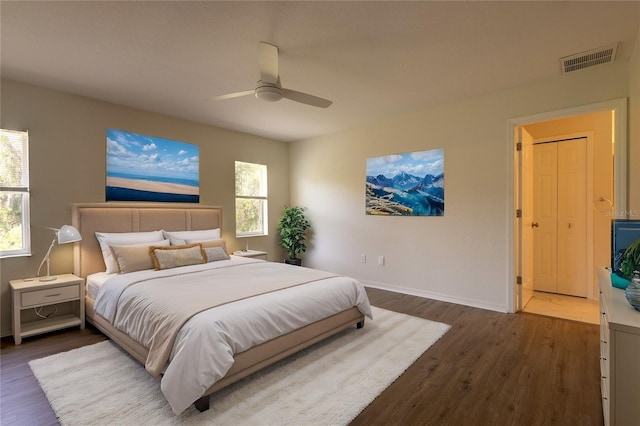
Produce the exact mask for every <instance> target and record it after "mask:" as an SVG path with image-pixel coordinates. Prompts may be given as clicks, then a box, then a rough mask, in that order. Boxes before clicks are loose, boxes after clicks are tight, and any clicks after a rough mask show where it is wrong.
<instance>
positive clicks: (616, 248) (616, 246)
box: [611, 219, 640, 272]
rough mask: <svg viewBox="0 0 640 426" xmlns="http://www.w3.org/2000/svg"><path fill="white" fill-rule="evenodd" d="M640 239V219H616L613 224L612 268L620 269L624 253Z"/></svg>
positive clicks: (614, 270) (616, 270)
mask: <svg viewBox="0 0 640 426" xmlns="http://www.w3.org/2000/svg"><path fill="white" fill-rule="evenodd" d="M636 240H640V219H614V220H613V221H612V226H611V269H612V270H613V272H618V271H619V270H620V262H621V261H622V255H623V254H624V251H625V250H626V248H627V247H629V246H630V245H631V243H633V242H634V241H636Z"/></svg>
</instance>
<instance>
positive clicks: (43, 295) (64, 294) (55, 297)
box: [20, 284, 80, 308]
mask: <svg viewBox="0 0 640 426" xmlns="http://www.w3.org/2000/svg"><path fill="white" fill-rule="evenodd" d="M79 298H80V284H73V285H67V286H63V287H54V288H47V289H44V290H34V291H25V292H23V293H22V299H21V300H20V303H21V306H22V307H23V308H27V307H29V306H42V305H50V304H52V303H57V302H63V301H65V300H76V299H79Z"/></svg>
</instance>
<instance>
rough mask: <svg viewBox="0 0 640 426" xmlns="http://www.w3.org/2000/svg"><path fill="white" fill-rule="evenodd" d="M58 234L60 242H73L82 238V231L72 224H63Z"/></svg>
mask: <svg viewBox="0 0 640 426" xmlns="http://www.w3.org/2000/svg"><path fill="white" fill-rule="evenodd" d="M57 235H58V244H67V243H73V242H76V241H80V240H81V239H82V237H81V236H80V232H78V230H77V229H76V228H74V227H73V226H71V225H63V226H62V228H60V229H59V230H58V233H57Z"/></svg>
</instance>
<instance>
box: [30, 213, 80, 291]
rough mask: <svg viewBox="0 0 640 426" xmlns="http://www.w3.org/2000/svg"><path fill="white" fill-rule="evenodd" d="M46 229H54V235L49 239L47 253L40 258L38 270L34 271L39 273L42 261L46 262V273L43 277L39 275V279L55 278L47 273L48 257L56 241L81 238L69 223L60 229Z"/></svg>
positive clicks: (66, 241)
mask: <svg viewBox="0 0 640 426" xmlns="http://www.w3.org/2000/svg"><path fill="white" fill-rule="evenodd" d="M48 229H51V230H54V231H56V236H55V237H54V238H53V241H51V245H50V246H49V250H48V251H47V254H46V255H45V256H44V259H42V262H40V266H39V267H38V272H37V273H36V276H39V275H40V269H42V265H44V263H45V262H47V275H46V276H44V277H40V278H39V280H40V281H53V280H55V279H56V277H52V276H51V275H50V274H49V257H50V256H51V250H52V249H53V246H54V245H55V244H56V241H57V242H58V244H67V243H74V242H76V241H80V240H81V239H82V237H81V236H80V232H78V230H77V229H76V228H74V227H73V226H71V225H64V226H62V228H60V229H57V228H48Z"/></svg>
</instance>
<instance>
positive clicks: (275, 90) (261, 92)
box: [256, 82, 282, 102]
mask: <svg viewBox="0 0 640 426" xmlns="http://www.w3.org/2000/svg"><path fill="white" fill-rule="evenodd" d="M256 98H258V99H260V100H261V101H267V102H277V101H279V100H280V99H282V88H280V87H278V86H275V85H273V84H269V83H264V82H259V86H258V87H256Z"/></svg>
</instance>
